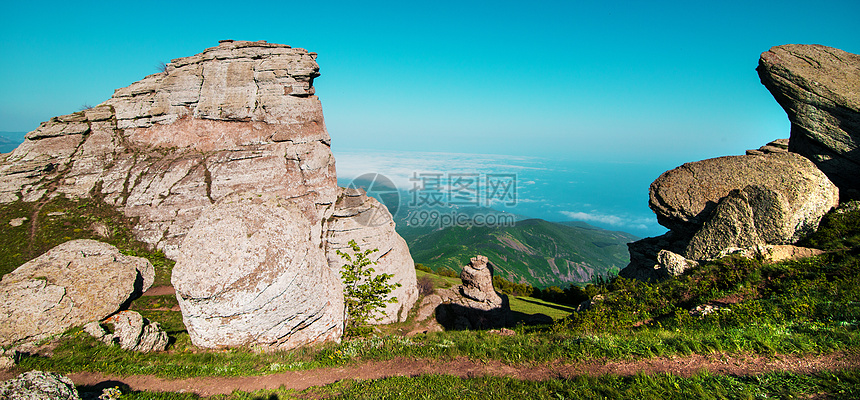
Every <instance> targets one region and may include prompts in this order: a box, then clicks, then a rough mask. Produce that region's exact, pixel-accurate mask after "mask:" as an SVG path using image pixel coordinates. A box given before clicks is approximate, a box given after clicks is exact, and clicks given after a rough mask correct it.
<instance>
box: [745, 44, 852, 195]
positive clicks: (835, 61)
mask: <svg viewBox="0 0 860 400" xmlns="http://www.w3.org/2000/svg"><path fill="white" fill-rule="evenodd" d="M758 73H759V77H760V78H761V82H762V84H764V85H765V87H767V89H768V90H769V91H770V92H771V94H773V97H774V98H775V99H776V101H777V102H778V103H779V104H780V105H781V106H782V108H783V109H784V110H785V112H786V113H787V114H788V119H789V120H790V121H791V139H790V142H789V150H790V151H792V152H795V153H798V154H801V155H803V156H804V157H807V158H809V159H810V160H812V161H813V162H814V163H815V164H816V165H817V166H818V167H819V168H820V169H821V170H822V171H824V173H825V174H827V176H828V177H829V178H830V179H831V180H832V181H833V182H834V183H835V184H836V185H837V186H839V188H840V189H842V194H843V197H846V198H857V197H860V180H858V179H857V176H858V175H860V150H858V147H860V55H857V54H852V53H847V52H845V51H842V50H839V49H834V48H832V47H826V46H821V45H800V44H788V45H783V46H776V47H773V48H771V49H770V50H769V51H766V52H764V53H762V54H761V58H760V59H759V66H758Z"/></svg>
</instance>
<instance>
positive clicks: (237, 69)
mask: <svg viewBox="0 0 860 400" xmlns="http://www.w3.org/2000/svg"><path fill="white" fill-rule="evenodd" d="M315 60H316V54H315V53H309V52H307V51H306V50H304V49H297V48H291V47H290V46H286V45H278V44H269V43H265V42H239V41H222V42H221V43H220V44H219V45H218V46H217V47H213V48H210V49H207V50H205V51H204V52H203V53H200V54H197V55H195V56H191V57H185V58H179V59H175V60H173V61H172V62H171V63H170V64H169V65H168V66H167V68H166V70H165V71H164V72H161V73H157V74H153V75H150V76H147V77H146V78H144V79H142V80H140V81H138V82H135V83H133V84H131V85H130V86H128V87H125V88H121V89H118V90H116V92H115V93H114V95H113V97H112V98H111V99H109V100H107V101H105V102H104V103H102V104H100V105H98V106H96V107H94V108H92V109H88V110H84V111H81V112H78V113H74V114H70V115H64V116H59V117H55V118H52V119H51V120H50V121H47V122H45V123H43V124H42V125H41V126H40V127H39V128H38V129H36V130H35V131H33V132H30V133H29V134H28V135H27V137H26V140H25V142H24V143H23V144H22V145H21V146H19V147H18V148H17V149H16V150H15V151H14V152H12V153H11V154H10V155H9V156H7V157H6V159H5V160H0V202H12V201H16V200H23V201H26V202H33V201H37V200H40V199H43V198H45V196H48V197H50V196H58V195H65V196H68V197H71V198H86V197H94V198H97V199H100V200H103V201H104V202H106V203H108V204H110V205H113V206H115V207H116V208H117V209H118V210H120V211H121V212H122V213H123V214H125V215H126V216H127V217H130V218H133V219H134V221H136V223H135V225H134V227H133V232H134V234H135V236H136V237H137V238H138V239H139V240H141V241H143V242H145V243H147V244H149V245H151V246H152V247H154V248H157V249H159V250H163V251H164V253H165V255H166V256H167V257H169V258H171V259H174V260H176V261H177V264H176V267H175V269H174V271H173V277H172V282H173V285H174V286H175V289H176V292H177V297H178V298H179V304H180V306H181V308H182V313H183V318H184V319H185V323H186V326H187V327H188V331H189V334H190V335H191V338H192V340H193V341H194V343H195V344H197V345H199V346H204V347H223V346H238V345H262V346H265V347H272V348H291V347H296V346H300V345H304V344H309V343H317V342H321V341H325V340H338V339H339V338H340V336H341V334H342V324H343V311H344V310H343V294H342V291H341V287H340V275H339V271H338V270H336V269H335V268H332V267H330V266H329V262H330V257H327V253H334V252H335V251H336V249H338V248H341V246H343V245H345V243H347V242H348V241H349V240H350V239H355V240H356V241H357V242H359V243H360V244H361V245H362V246H363V247H366V248H378V249H379V250H380V251H379V252H378V253H377V254H379V255H380V256H379V259H378V261H379V268H378V269H379V272H385V273H393V274H395V279H394V280H395V281H397V282H400V283H401V284H402V285H403V286H402V287H401V288H399V289H398V291H396V292H395V294H394V295H395V296H397V297H398V300H399V303H398V304H390V305H389V306H388V307H387V308H386V310H385V316H384V321H386V322H388V321H397V320H402V319H405V317H406V312H407V311H408V309H409V308H411V306H412V304H413V303H414V301H415V298H416V297H417V293H416V288H415V287H416V285H415V271H414V266H413V263H412V258H411V256H410V255H409V251H408V249H407V248H406V244H405V242H404V241H403V239H402V238H400V237H399V236H398V235H397V234H396V232H395V231H394V224H393V222H392V221H391V216H390V214H388V213H387V211H385V212H384V213H383V212H382V211H384V210H385V208H384V206H382V205H381V204H379V203H378V202H376V201H375V200H373V199H368V198H367V197H366V196H365V197H364V198H362V199H361V201H360V202H359V203H361V204H358V205H357V206H356V207H353V205H346V203H344V204H341V205H335V202H336V200H337V199H338V194H339V191H338V190H339V189H338V187H337V180H336V176H335V161H334V157H333V156H332V153H331V149H330V142H331V140H330V138H329V135H328V132H327V131H326V128H325V123H324V120H323V114H322V106H321V104H320V101H319V99H318V98H317V97H316V96H315V95H314V87H313V80H314V78H315V77H317V76H319V72H318V71H319V67H318V65H317V63H316V61H315ZM350 204H351V203H350ZM368 210H371V211H374V212H371V213H370V214H373V215H376V216H378V217H380V218H382V219H381V220H380V221H381V222H380V223H378V224H377V223H374V224H368V223H367V221H365V218H366V216H368V215H370V214H368V213H367V212H365V211H368ZM376 211H379V212H376ZM35 222H36V221H34V223H35ZM377 222H379V221H377ZM338 267H339V265H338ZM100 318H101V317H99V318H94V317H91V318H89V319H88V321H92V320H94V319H100Z"/></svg>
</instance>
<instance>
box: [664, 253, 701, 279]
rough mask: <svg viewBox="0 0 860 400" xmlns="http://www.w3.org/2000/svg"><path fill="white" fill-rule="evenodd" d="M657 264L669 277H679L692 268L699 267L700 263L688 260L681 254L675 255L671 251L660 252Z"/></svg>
mask: <svg viewBox="0 0 860 400" xmlns="http://www.w3.org/2000/svg"><path fill="white" fill-rule="evenodd" d="M657 262H658V264H659V265H660V267H661V268H662V269H663V270H665V271H666V275H668V276H679V275H682V274H683V273H684V272H686V271H687V270H689V269H691V268H695V267H697V266H698V265H699V263H698V262H696V261H693V260H688V259H686V258H684V256H682V255H680V254H676V253H673V252H671V251H669V250H660V251H659V252H658V253H657Z"/></svg>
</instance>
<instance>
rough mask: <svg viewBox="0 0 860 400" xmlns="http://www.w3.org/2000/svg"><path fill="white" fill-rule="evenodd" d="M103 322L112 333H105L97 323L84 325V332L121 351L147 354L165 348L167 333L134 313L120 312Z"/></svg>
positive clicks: (155, 323) (156, 324)
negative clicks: (108, 326) (115, 345)
mask: <svg viewBox="0 0 860 400" xmlns="http://www.w3.org/2000/svg"><path fill="white" fill-rule="evenodd" d="M104 322H105V323H106V324H110V325H112V326H113V333H108V332H107V331H105V330H104V328H102V327H101V325H100V324H99V323H98V322H90V323H88V324H86V325H84V331H85V332H87V333H89V334H90V335H92V336H93V337H95V338H96V339H98V340H100V341H102V342H105V343H108V344H114V343H117V344H119V346H120V348H122V349H123V350H130V351H138V352H141V353H149V352H151V351H162V350H164V349H166V348H167V344H168V337H167V332H164V331H163V330H162V329H161V327H160V326H159V325H158V323H157V322H150V321H149V320H148V319H146V318H143V316H141V315H140V314H139V313H137V312H135V311H128V310H126V311H120V312H118V313H116V314H114V315H111V316H110V317H109V318H108V319H106V320H105V321H104Z"/></svg>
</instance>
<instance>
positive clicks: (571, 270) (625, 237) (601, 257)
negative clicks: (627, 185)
mask: <svg viewBox="0 0 860 400" xmlns="http://www.w3.org/2000/svg"><path fill="white" fill-rule="evenodd" d="M636 239H637V238H636V237H635V236H633V235H631V234H628V233H624V232H615V231H607V230H603V229H599V228H595V227H592V226H589V225H587V224H584V223H580V224H576V225H575V226H568V225H563V224H558V223H553V222H547V221H544V220H540V219H529V220H524V221H519V222H517V223H516V225H515V226H513V227H460V226H453V227H447V228H444V229H441V230H437V231H433V232H430V233H427V234H424V235H422V236H418V237H416V238H413V239H412V240H410V241H409V242H408V243H409V250H410V251H411V252H412V258H413V259H414V260H415V262H416V263H421V264H424V265H426V266H428V267H431V268H433V269H439V268H449V269H452V270H454V271H455V272H459V271H460V270H461V269H462V267H463V266H464V265H466V264H468V262H469V259H470V258H471V257H474V256H475V255H477V254H481V255H484V256H487V257H488V258H489V259H490V262H492V263H493V264H495V265H496V267H497V270H496V271H495V274H496V275H498V276H501V277H503V278H505V279H507V280H509V281H512V282H518V283H519V282H527V283H530V284H531V285H532V286H537V287H545V286H553V285H559V286H567V284H568V283H571V282H575V283H580V282H588V281H590V280H591V278H592V276H594V275H606V274H607V273H611V272H617V271H618V270H620V269H621V268H624V267H625V266H626V265H627V263H628V262H629V254H628V252H627V243H629V242H631V241H634V240H636Z"/></svg>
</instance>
